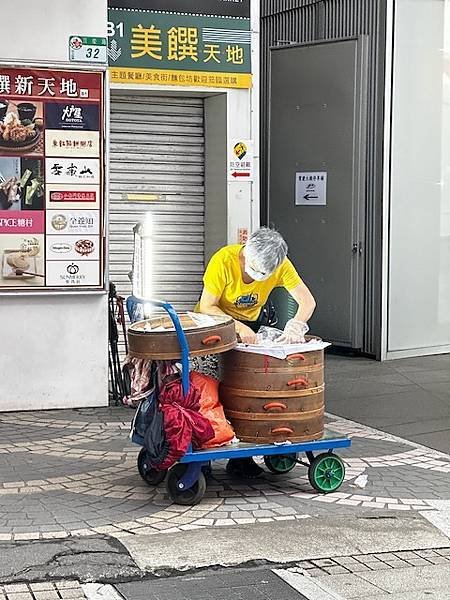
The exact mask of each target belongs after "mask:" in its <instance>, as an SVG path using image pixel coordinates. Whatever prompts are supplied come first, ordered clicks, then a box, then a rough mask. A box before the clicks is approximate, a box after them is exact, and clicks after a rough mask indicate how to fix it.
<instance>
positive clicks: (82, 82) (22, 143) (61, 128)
mask: <svg viewBox="0 0 450 600" xmlns="http://www.w3.org/2000/svg"><path fill="white" fill-rule="evenodd" d="M103 95H104V91H103V73H101V72H92V71H89V72H80V71H55V70H47V69H26V68H21V69H15V68H10V67H1V66H0V293H1V292H6V291H11V290H20V291H24V290H30V291H32V290H38V291H42V290H43V289H45V288H48V289H49V290H50V289H73V288H80V289H101V288H102V287H103V263H104V257H103V248H104V244H103V239H104V232H103V229H102V222H103V220H102V215H103V210H104V202H103V198H104V180H103V177H104V175H103V174H104V148H103Z"/></svg>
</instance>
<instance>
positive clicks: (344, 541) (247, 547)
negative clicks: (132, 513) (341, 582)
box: [122, 514, 449, 573]
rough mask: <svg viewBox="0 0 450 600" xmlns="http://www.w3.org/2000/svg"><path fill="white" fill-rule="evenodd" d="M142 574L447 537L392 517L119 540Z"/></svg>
mask: <svg viewBox="0 0 450 600" xmlns="http://www.w3.org/2000/svg"><path fill="white" fill-rule="evenodd" d="M122 543H123V544H124V546H125V547H126V548H127V549H128V551H129V552H130V555H131V556H132V557H133V559H134V560H135V562H136V564H137V565H138V566H139V567H140V568H141V569H142V570H144V571H148V572H153V573H155V572H159V571H162V572H170V571H173V570H179V569H195V568H202V567H203V568H205V567H211V566H214V565H222V566H223V565H226V566H232V565H243V564H245V563H252V562H255V561H265V562H268V563H274V564H285V563H290V562H296V561H300V560H304V559H311V558H328V557H333V556H344V555H352V554H367V553H370V552H388V551H396V550H414V549H424V548H436V547H446V546H448V544H449V539H448V537H447V536H446V535H444V534H443V533H441V532H440V531H438V530H437V529H436V528H435V527H433V526H432V525H431V524H430V523H428V522H427V521H426V520H425V519H423V518H422V517H421V516H415V517H413V516H410V515H408V516H405V515H404V514H400V515H398V516H396V517H395V518H394V519H357V520H353V519H352V520H349V519H346V518H342V517H341V518H339V517H334V518H333V517H329V516H328V517H320V518H310V519H304V520H301V521H277V522H273V523H259V524H256V525H250V524H249V525H240V526H234V527H226V528H218V529H213V528H210V529H203V530H194V531H191V532H189V536H186V535H184V534H183V533H166V534H156V535H150V536H148V535H139V536H129V537H126V538H124V539H123V540H122Z"/></svg>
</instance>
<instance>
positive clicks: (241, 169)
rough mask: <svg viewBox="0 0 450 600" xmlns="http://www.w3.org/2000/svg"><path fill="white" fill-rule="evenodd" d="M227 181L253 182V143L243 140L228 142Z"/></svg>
mask: <svg viewBox="0 0 450 600" xmlns="http://www.w3.org/2000/svg"><path fill="white" fill-rule="evenodd" d="M228 181H253V141H252V140H246V139H243V138H235V139H231V140H229V142H228Z"/></svg>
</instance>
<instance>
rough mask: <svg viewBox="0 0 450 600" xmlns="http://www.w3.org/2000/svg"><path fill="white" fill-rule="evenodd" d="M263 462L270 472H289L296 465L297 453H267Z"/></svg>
mask: <svg viewBox="0 0 450 600" xmlns="http://www.w3.org/2000/svg"><path fill="white" fill-rule="evenodd" d="M264 464H265V465H266V467H267V468H268V469H269V471H272V473H278V474H281V473H289V471H292V469H293V468H294V467H295V466H296V465H297V454H295V453H294V454H276V455H267V456H265V457H264Z"/></svg>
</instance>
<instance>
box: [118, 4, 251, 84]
mask: <svg viewBox="0 0 450 600" xmlns="http://www.w3.org/2000/svg"><path fill="white" fill-rule="evenodd" d="M108 36H109V47H108V56H109V64H110V70H111V79H112V81H115V82H119V83H120V82H125V81H127V82H130V81H131V82H133V83H158V84H160V85H161V84H166V85H183V86H185V85H188V86H189V85H190V86H193V85H196V86H208V87H209V86H212V87H230V88H232V87H235V88H239V87H241V88H248V87H251V31H250V19H249V18H248V17H239V16H235V17H226V16H216V15H209V14H205V15H203V14H196V15H194V14H187V13H186V12H183V13H175V12H174V13H169V12H166V13H165V12H160V11H151V10H134V11H129V10H123V9H117V8H111V9H110V10H109V23H108Z"/></svg>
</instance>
